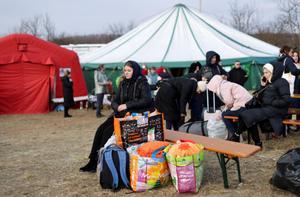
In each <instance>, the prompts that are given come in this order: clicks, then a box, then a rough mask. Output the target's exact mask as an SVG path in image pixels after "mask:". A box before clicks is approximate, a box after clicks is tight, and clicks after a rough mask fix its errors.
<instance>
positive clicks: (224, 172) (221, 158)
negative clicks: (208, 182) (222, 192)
mask: <svg viewBox="0 0 300 197" xmlns="http://www.w3.org/2000/svg"><path fill="white" fill-rule="evenodd" d="M217 157H218V160H219V163H220V166H221V170H222V175H223V182H224V188H229V185H228V178H227V169H226V162H225V155H224V154H218V153H217Z"/></svg>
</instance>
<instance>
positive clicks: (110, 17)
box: [0, 0, 279, 35]
mask: <svg viewBox="0 0 300 197" xmlns="http://www.w3.org/2000/svg"><path fill="white" fill-rule="evenodd" d="M199 2H200V0H0V27H1V28H0V35H4V34H8V33H10V32H12V31H13V29H14V27H16V26H18V25H19V24H20V21H21V20H22V19H25V20H26V19H31V18H33V16H35V15H42V14H46V13H47V14H48V15H49V17H50V19H51V21H52V22H53V23H54V25H55V27H56V33H61V32H65V33H67V34H91V33H104V32H107V30H108V26H109V25H110V24H118V23H121V24H124V25H125V24H129V23H130V22H133V23H134V24H135V25H138V24H139V23H140V22H143V21H145V20H147V19H149V18H151V17H152V16H155V15H156V14H158V13H160V12H162V11H164V10H166V9H168V8H170V7H172V6H174V5H175V4H177V3H183V4H185V5H187V6H190V7H193V8H197V9H199V5H200V3H199ZM230 2H233V0H202V11H203V12H204V13H206V14H210V15H212V16H214V17H215V18H218V19H222V20H223V21H226V20H228V19H229V18H230V16H229V10H230V9H229V3H230ZM238 2H239V4H244V3H247V2H251V4H253V5H254V6H255V8H256V9H257V13H258V14H259V18H261V19H262V20H271V19H273V18H274V17H275V16H276V15H277V14H278V12H279V11H278V7H277V2H278V0H252V1H251V0H250V1H249V0H238Z"/></svg>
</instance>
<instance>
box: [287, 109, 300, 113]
mask: <svg viewBox="0 0 300 197" xmlns="http://www.w3.org/2000/svg"><path fill="white" fill-rule="evenodd" d="M288 113H289V114H300V108H289V109H288Z"/></svg>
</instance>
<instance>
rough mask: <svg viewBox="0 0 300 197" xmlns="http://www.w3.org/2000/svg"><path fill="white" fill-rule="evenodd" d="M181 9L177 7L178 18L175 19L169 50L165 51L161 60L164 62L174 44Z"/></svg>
mask: <svg viewBox="0 0 300 197" xmlns="http://www.w3.org/2000/svg"><path fill="white" fill-rule="evenodd" d="M179 11H180V8H177V14H176V19H175V24H174V26H173V30H172V34H171V37H170V41H169V44H168V47H167V50H166V52H165V54H164V56H163V58H162V60H161V62H164V61H165V59H166V56H167V54H168V52H169V50H170V47H171V45H172V40H173V37H174V33H175V29H176V26H177V22H178V16H179Z"/></svg>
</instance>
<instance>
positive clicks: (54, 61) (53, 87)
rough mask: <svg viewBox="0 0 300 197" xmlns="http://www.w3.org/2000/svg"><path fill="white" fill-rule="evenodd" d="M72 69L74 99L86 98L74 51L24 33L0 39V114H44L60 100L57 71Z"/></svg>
mask: <svg viewBox="0 0 300 197" xmlns="http://www.w3.org/2000/svg"><path fill="white" fill-rule="evenodd" d="M63 69H70V70H71V78H72V80H73V90H74V100H75V101H79V100H86V99H87V88H86V85H85V81H84V77H83V74H82V70H81V67H80V64H79V59H78V56H77V54H76V53H75V52H73V51H70V50H67V49H64V48H62V47H60V46H58V45H56V44H53V43H50V42H46V41H44V40H41V39H39V38H36V37H34V36H31V35H26V34H13V35H9V36H6V37H2V38H0V114H34V113H46V112H49V109H50V99H52V101H53V102H63V94H62V83H61V80H60V73H62V72H63Z"/></svg>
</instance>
